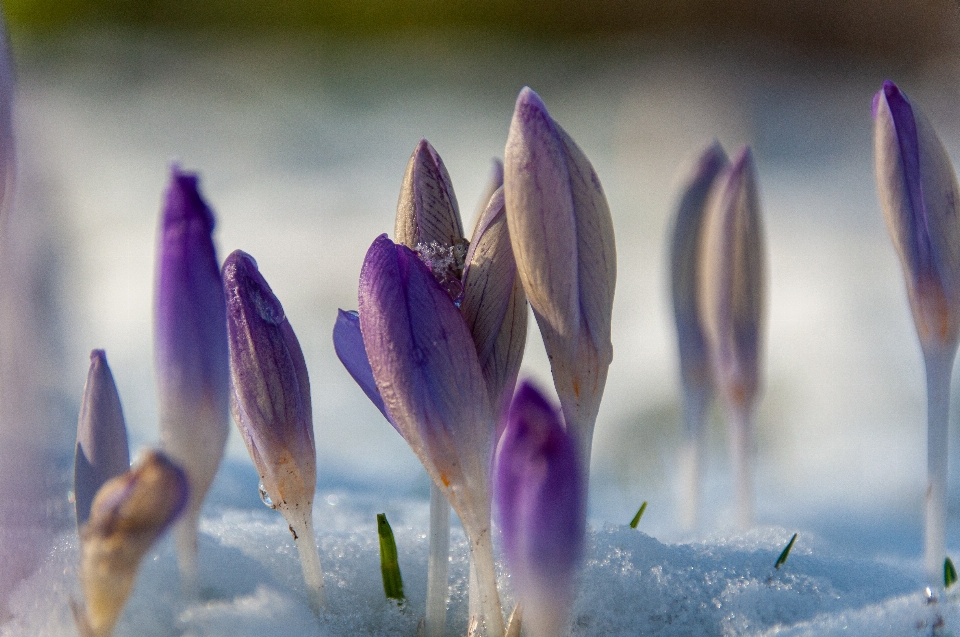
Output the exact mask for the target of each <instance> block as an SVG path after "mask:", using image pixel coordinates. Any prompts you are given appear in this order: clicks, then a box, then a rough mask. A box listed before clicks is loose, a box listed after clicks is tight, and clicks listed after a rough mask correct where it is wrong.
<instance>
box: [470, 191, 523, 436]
mask: <svg viewBox="0 0 960 637" xmlns="http://www.w3.org/2000/svg"><path fill="white" fill-rule="evenodd" d="M466 263H467V265H466V268H465V269H464V271H463V289H464V293H463V302H462V303H461V305H460V311H461V312H462V313H463V317H464V319H465V320H466V322H467V325H468V326H469V328H470V333H471V334H472V335H473V341H474V344H475V345H476V347H477V357H478V359H479V361H480V366H481V367H482V368H483V375H484V378H485V379H486V383H487V390H488V392H489V394H490V404H491V406H492V407H493V409H494V413H500V412H501V409H502V408H504V407H506V401H509V400H510V397H511V396H512V395H513V389H514V385H515V383H516V379H517V373H518V372H519V370H520V363H521V361H522V359H523V350H524V345H525V344H526V340H527V303H526V295H525V294H524V293H523V286H522V285H521V283H520V278H519V277H518V276H517V266H516V262H515V261H514V259H513V250H512V249H511V246H510V233H509V231H508V230H507V219H506V213H505V210H504V205H503V189H502V188H500V189H498V190H497V191H496V192H495V193H494V194H493V196H492V197H491V198H490V203H489V205H488V206H487V208H486V210H485V211H484V213H483V214H482V215H481V216H480V220H479V222H478V223H477V230H476V234H475V235H474V237H473V242H472V243H471V244H470V250H469V251H468V252H467V258H466ZM498 433H499V432H498ZM498 437H499V435H498Z"/></svg>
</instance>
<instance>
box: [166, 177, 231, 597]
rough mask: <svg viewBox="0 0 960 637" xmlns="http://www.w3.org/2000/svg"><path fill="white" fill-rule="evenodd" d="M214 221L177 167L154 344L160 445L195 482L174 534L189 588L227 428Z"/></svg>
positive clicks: (224, 329)
mask: <svg viewBox="0 0 960 637" xmlns="http://www.w3.org/2000/svg"><path fill="white" fill-rule="evenodd" d="M213 225H214V221H213V214H212V213H211V212H210V209H209V208H208V207H207V205H206V204H205V203H204V201H203V199H201V198H200V193H199V192H198V191H197V177H196V175H193V174H189V173H184V172H181V171H180V169H179V168H178V167H176V166H174V167H173V170H172V175H171V180H170V187H169V189H168V190H167V201H166V205H165V206H164V210H163V215H162V218H161V222H160V240H159V248H158V252H159V256H158V271H157V296H156V305H155V311H154V339H155V341H154V343H155V346H154V347H155V356H156V366H157V384H158V389H159V395H160V439H161V443H162V445H163V448H164V450H165V451H166V452H167V453H168V454H170V457H171V458H173V459H174V460H175V461H176V462H177V463H178V464H180V465H181V466H182V467H183V468H184V470H185V471H186V472H187V476H188V477H189V479H190V485H191V488H190V502H189V503H188V505H187V511H186V513H185V514H184V518H183V521H182V522H181V523H180V525H179V526H178V529H177V531H176V535H177V544H178V550H179V557H180V564H181V570H182V571H183V573H184V575H185V580H186V582H185V584H186V586H185V587H186V588H187V589H190V588H192V587H193V586H194V585H195V573H196V563H195V556H196V532H197V531H196V524H197V521H198V519H199V515H200V505H201V504H202V502H203V498H204V496H205V495H206V492H207V489H208V488H209V487H210V483H211V482H213V477H214V475H215V474H216V472H217V467H218V466H219V464H220V459H221V457H222V456H223V449H224V445H225V444H226V441H227V433H228V430H229V425H228V421H229V416H228V393H229V363H228V360H227V320H226V306H225V304H224V299H223V286H222V283H221V281H220V269H219V267H218V264H217V256H216V252H215V250H214V246H213V240H212V238H211V233H212V232H213Z"/></svg>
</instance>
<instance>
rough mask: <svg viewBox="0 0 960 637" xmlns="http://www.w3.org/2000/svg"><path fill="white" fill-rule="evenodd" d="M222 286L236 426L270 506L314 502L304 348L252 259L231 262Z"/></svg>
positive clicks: (237, 257) (236, 256)
mask: <svg viewBox="0 0 960 637" xmlns="http://www.w3.org/2000/svg"><path fill="white" fill-rule="evenodd" d="M223 283H224V290H225V293H226V298H227V327H228V335H229V342H230V372H231V389H232V395H231V407H232V409H233V414H234V420H235V421H236V423H237V427H238V428H239V429H240V433H241V435H242V436H243V439H244V442H245V443H246V445H247V449H248V451H249V452H250V456H251V458H252V459H253V461H254V464H255V465H256V466H257V471H258V472H259V473H260V478H261V479H262V480H263V484H264V488H265V489H266V490H267V493H268V494H269V495H270V497H271V499H272V500H273V501H274V502H275V503H276V504H277V505H278V506H281V507H282V506H283V505H284V504H287V503H289V504H291V505H293V504H294V503H299V504H301V505H303V504H306V503H309V502H312V500H313V492H314V488H315V484H316V464H317V457H316V447H315V443H314V438H313V415H312V410H311V403H310V380H309V377H308V374H307V366H306V363H305V362H304V359H303V353H302V351H301V349H300V343H299V341H298V340H297V337H296V335H295V334H294V332H293V328H292V327H291V326H290V322H289V321H288V320H287V317H286V315H285V314H284V311H283V307H282V306H281V305H280V301H279V300H278V299H277V297H276V296H275V295H274V294H273V291H272V290H271V289H270V286H269V284H268V283H267V282H266V280H265V279H264V278H263V276H262V275H261V274H260V271H259V269H258V268H257V264H256V262H255V261H254V260H253V258H252V257H251V256H250V255H248V254H246V253H244V252H242V251H240V250H237V251H235V252H233V253H232V254H230V256H229V257H227V260H226V261H225V262H224V265H223Z"/></svg>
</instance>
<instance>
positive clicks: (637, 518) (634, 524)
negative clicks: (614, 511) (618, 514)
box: [630, 500, 647, 529]
mask: <svg viewBox="0 0 960 637" xmlns="http://www.w3.org/2000/svg"><path fill="white" fill-rule="evenodd" d="M646 510H647V501H646V500H644V501H643V504H641V505H640V510H639V511H637V514H636V515H635V516H633V519H632V520H630V528H631V529H635V528H637V525H638V524H640V518H642V517H643V512H644V511H646Z"/></svg>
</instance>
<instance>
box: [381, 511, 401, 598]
mask: <svg viewBox="0 0 960 637" xmlns="http://www.w3.org/2000/svg"><path fill="white" fill-rule="evenodd" d="M377 535H379V536H380V572H381V573H382V574H383V592H384V594H385V595H386V596H387V599H395V600H397V602H398V603H399V604H403V602H404V601H405V599H406V598H405V597H404V596H403V578H401V577H400V561H399V559H398V558H397V542H396V541H395V540H394V539H393V529H391V528H390V523H389V522H387V515H386V514H385V513H378V514H377Z"/></svg>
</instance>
